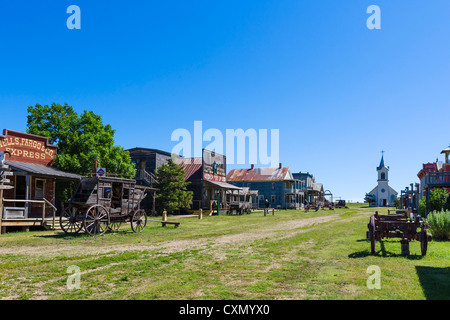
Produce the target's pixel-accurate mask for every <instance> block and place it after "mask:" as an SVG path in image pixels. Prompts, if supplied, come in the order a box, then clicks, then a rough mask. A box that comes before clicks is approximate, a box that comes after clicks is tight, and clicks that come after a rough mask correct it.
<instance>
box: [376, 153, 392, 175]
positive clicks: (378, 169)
mask: <svg viewBox="0 0 450 320" xmlns="http://www.w3.org/2000/svg"><path fill="white" fill-rule="evenodd" d="M384 153H385V151H384V150H382V151H381V161H380V165H379V166H378V167H377V171H380V170H381V169H383V168H386V169H389V168H388V167H386V165H385V164H384Z"/></svg>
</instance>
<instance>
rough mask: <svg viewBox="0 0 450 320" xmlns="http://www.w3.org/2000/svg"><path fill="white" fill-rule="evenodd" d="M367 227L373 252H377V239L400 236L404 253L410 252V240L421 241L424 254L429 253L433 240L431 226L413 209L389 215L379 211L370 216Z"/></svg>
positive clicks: (367, 234)
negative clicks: (414, 212) (415, 214)
mask: <svg viewBox="0 0 450 320" xmlns="http://www.w3.org/2000/svg"><path fill="white" fill-rule="evenodd" d="M367 227H368V229H369V230H368V231H367V233H366V236H367V238H368V239H370V249H371V252H372V253H375V245H376V240H379V241H381V239H383V238H400V239H401V241H400V243H401V245H402V254H405V255H407V254H409V242H410V241H413V240H417V241H420V244H421V245H420V248H421V254H422V256H425V255H426V254H427V247H428V242H429V241H431V235H430V234H428V232H427V230H428V228H429V226H428V224H426V223H425V222H424V221H421V220H420V218H419V217H417V216H416V217H414V214H413V213H412V211H409V212H404V213H401V214H388V215H380V214H378V211H377V212H375V214H374V215H372V216H371V217H370V221H369V223H368V225H367Z"/></svg>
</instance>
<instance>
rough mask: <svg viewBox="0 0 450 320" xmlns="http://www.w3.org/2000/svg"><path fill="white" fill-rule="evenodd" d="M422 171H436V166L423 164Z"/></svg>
mask: <svg viewBox="0 0 450 320" xmlns="http://www.w3.org/2000/svg"><path fill="white" fill-rule="evenodd" d="M423 170H436V164H435V163H424V164H423Z"/></svg>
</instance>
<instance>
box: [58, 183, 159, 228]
mask: <svg viewBox="0 0 450 320" xmlns="http://www.w3.org/2000/svg"><path fill="white" fill-rule="evenodd" d="M147 191H153V192H155V191H156V189H154V188H149V187H144V186H139V185H137V184H136V181H135V180H132V179H124V178H115V177H86V178H83V179H81V182H80V184H79V185H78V188H77V190H76V192H75V194H74V195H73V197H72V199H71V200H70V202H69V205H68V206H67V207H66V208H65V210H64V211H63V213H62V214H61V216H60V225H61V229H62V230H63V231H64V232H65V233H66V234H76V233H79V232H80V231H81V230H82V229H84V231H85V232H86V233H88V234H90V235H97V234H100V235H101V234H104V233H105V232H106V231H108V230H109V231H117V230H118V229H119V228H120V226H121V225H122V223H127V222H130V223H131V229H132V230H133V231H134V232H142V231H143V230H144V228H145V227H146V225H147V214H146V212H145V210H143V209H141V208H140V204H141V201H142V200H143V199H144V198H145V197H146V195H147V194H146V192H147Z"/></svg>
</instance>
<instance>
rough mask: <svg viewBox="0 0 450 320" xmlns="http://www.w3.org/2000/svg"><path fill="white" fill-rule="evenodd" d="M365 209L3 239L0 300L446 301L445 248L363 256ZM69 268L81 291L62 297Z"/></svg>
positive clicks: (392, 248) (388, 244)
mask: <svg viewBox="0 0 450 320" xmlns="http://www.w3.org/2000/svg"><path fill="white" fill-rule="evenodd" d="M375 210H379V211H380V212H383V213H384V212H387V210H386V209H381V208H368V207H367V205H363V204H349V208H348V209H336V210H334V211H330V210H319V211H318V212H311V211H310V212H308V213H305V212H303V211H302V210H281V211H277V212H276V213H275V215H274V216H272V215H268V216H266V217H264V215H263V213H262V212H256V213H252V214H250V215H242V216H227V215H221V216H213V217H204V218H203V220H198V219H196V218H179V219H176V218H173V219H175V220H178V221H180V222H181V225H180V227H179V228H177V229H175V228H173V227H171V226H168V227H165V228H163V227H161V224H159V223H149V225H148V226H147V228H146V229H145V230H144V232H143V233H141V234H134V233H132V232H131V230H130V228H129V226H123V227H122V228H121V230H120V231H119V232H117V233H107V234H105V235H104V236H99V237H90V236H87V235H84V234H80V235H77V236H65V235H63V234H61V233H58V232H48V231H39V232H28V233H10V234H4V235H2V236H1V243H0V298H3V299H55V300H56V299H196V300H200V299H257V300H264V299H405V300H406V299H449V298H450V296H449V292H450V287H449V284H450V269H449V261H450V244H449V242H444V241H433V242H431V243H429V248H428V254H427V256H425V257H422V256H420V246H419V243H417V242H412V243H411V244H410V251H411V255H410V256H407V257H405V256H401V255H400V243H399V241H398V240H389V241H387V240H385V241H383V242H382V244H380V243H378V242H377V252H376V254H374V255H372V254H371V253H370V244H369V242H368V241H367V240H366V239H365V233H366V230H367V223H368V220H369V216H370V214H371V213H372V212H373V211H375ZM313 218H317V219H321V220H317V221H315V222H314V223H313V222H312V221H311V220H310V219H313ZM303 222H309V223H308V224H302V223H303ZM73 265H75V266H78V267H79V268H80V270H81V275H80V281H81V283H80V284H81V285H80V289H74V290H69V289H68V288H67V285H66V284H67V279H68V277H69V276H70V274H68V273H66V270H67V268H68V267H69V266H73ZM372 265H376V266H378V267H379V268H380V270H381V289H379V290H378V289H372V290H370V289H368V288H367V285H366V283H367V279H368V277H369V274H368V273H367V268H368V267H369V266H372Z"/></svg>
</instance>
